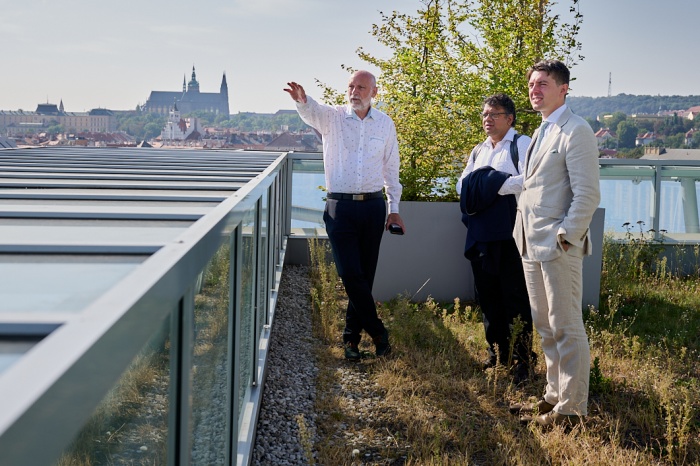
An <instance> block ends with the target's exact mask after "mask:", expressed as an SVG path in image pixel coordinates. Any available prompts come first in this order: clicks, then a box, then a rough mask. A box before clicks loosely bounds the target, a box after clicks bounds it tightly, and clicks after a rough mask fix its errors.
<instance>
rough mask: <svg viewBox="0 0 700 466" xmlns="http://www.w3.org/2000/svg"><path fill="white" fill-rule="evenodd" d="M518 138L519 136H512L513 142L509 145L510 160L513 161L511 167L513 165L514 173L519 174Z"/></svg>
mask: <svg viewBox="0 0 700 466" xmlns="http://www.w3.org/2000/svg"><path fill="white" fill-rule="evenodd" d="M519 137H520V135H519V134H516V135H515V136H513V141H512V142H511V143H510V159H511V160H512V161H513V165H515V171H516V172H517V173H518V174H520V169H519V168H518V162H519V161H520V157H519V154H518V138H519Z"/></svg>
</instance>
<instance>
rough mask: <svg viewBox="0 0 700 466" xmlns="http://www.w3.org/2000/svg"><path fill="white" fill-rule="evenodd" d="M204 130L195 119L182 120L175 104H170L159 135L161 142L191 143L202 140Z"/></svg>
mask: <svg viewBox="0 0 700 466" xmlns="http://www.w3.org/2000/svg"><path fill="white" fill-rule="evenodd" d="M203 132H204V130H203V129H202V126H201V125H200V123H199V119H197V118H194V117H192V118H186V119H184V118H182V117H181V116H180V111H179V110H178V108H177V104H172V106H171V108H170V113H169V115H168V121H167V122H166V123H165V128H163V131H161V133H160V139H161V140H163V141H192V140H199V139H202V133H203Z"/></svg>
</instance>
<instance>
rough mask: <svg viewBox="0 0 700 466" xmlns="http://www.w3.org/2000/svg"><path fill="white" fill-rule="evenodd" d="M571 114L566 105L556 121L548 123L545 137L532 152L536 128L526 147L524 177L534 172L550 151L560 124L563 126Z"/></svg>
mask: <svg viewBox="0 0 700 466" xmlns="http://www.w3.org/2000/svg"><path fill="white" fill-rule="evenodd" d="M571 115H572V113H571V109H570V108H568V107H567V108H566V110H565V111H564V113H562V115H561V116H560V117H559V119H558V120H557V122H556V123H554V124H553V125H550V129H549V134H547V136H545V139H544V140H543V141H542V143H541V144H540V148H539V149H538V150H537V153H533V149H534V147H535V142H536V141H537V138H538V137H539V136H540V129H539V128H538V129H537V131H536V132H535V135H534V136H533V138H532V141H531V142H530V147H528V149H527V159H528V160H527V168H526V174H525V178H529V177H530V176H531V175H532V174H533V173H535V171H536V170H537V167H538V166H539V165H540V162H542V159H543V157H544V156H545V154H548V153H549V152H550V151H551V149H552V146H553V145H554V142H555V141H556V140H557V139H558V138H559V134H560V133H561V128H562V126H564V125H565V124H566V122H567V121H569V118H570V117H571Z"/></svg>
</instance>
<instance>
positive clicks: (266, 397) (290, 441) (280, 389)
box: [252, 266, 318, 466]
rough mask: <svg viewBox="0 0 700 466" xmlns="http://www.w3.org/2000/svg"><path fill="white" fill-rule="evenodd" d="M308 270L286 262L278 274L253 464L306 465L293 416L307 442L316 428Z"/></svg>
mask: <svg viewBox="0 0 700 466" xmlns="http://www.w3.org/2000/svg"><path fill="white" fill-rule="evenodd" d="M309 289H310V282H309V269H308V267H302V266H293V267H292V266H287V267H285V268H284V272H283V273H282V282H281V284H280V289H279V297H278V300H277V309H276V310H275V321H274V323H273V328H272V335H271V341H270V353H269V355H268V358H270V359H269V360H268V373H267V379H266V381H265V392H264V394H263V401H262V406H261V408H260V417H259V420H258V429H257V434H256V436H255V451H254V454H253V461H252V464H254V465H259V466H267V465H269V466H291V465H306V464H308V461H307V459H306V455H305V453H304V448H303V446H302V443H301V435H300V429H299V421H298V419H299V416H303V424H304V425H305V426H306V428H307V430H308V437H307V438H309V439H310V440H311V441H312V442H313V439H314V437H315V431H316V415H315V413H314V402H315V398H316V389H315V380H316V374H317V373H318V369H317V368H316V364H315V358H314V354H313V335H312V333H311V307H310V306H311V304H310V302H309V296H310V295H309Z"/></svg>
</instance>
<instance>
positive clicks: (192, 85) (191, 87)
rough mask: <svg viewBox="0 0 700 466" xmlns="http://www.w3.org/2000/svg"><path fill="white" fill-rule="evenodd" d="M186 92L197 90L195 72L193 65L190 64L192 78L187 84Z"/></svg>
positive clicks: (197, 84)
mask: <svg viewBox="0 0 700 466" xmlns="http://www.w3.org/2000/svg"><path fill="white" fill-rule="evenodd" d="M187 91H188V92H199V83H198V82H197V73H196V72H195V71H194V65H192V79H191V80H190V82H189V83H188V84H187Z"/></svg>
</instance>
